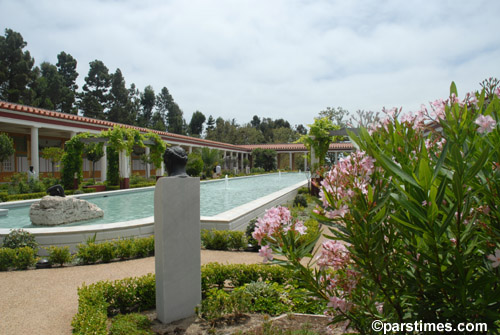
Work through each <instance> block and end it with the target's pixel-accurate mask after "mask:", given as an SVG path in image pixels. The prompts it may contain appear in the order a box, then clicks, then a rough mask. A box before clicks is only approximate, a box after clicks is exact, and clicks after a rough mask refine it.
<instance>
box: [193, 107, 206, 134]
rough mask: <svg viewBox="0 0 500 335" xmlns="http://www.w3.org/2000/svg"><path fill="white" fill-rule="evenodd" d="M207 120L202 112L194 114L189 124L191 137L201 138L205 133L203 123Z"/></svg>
mask: <svg viewBox="0 0 500 335" xmlns="http://www.w3.org/2000/svg"><path fill="white" fill-rule="evenodd" d="M205 120H206V117H205V115H203V113H202V112H200V111H196V112H194V113H193V116H191V121H190V122H189V135H191V136H197V137H200V136H201V133H202V132H203V123H205Z"/></svg>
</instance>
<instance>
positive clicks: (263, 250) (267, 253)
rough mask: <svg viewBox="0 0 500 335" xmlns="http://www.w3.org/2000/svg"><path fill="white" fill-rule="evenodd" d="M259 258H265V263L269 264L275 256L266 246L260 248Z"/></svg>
mask: <svg viewBox="0 0 500 335" xmlns="http://www.w3.org/2000/svg"><path fill="white" fill-rule="evenodd" d="M259 256H260V257H263V258H264V263H267V262H268V261H272V260H273V258H274V256H273V250H272V249H271V248H270V247H269V246H267V245H265V246H263V247H261V248H260V250H259Z"/></svg>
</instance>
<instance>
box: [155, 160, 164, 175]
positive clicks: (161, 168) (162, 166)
mask: <svg viewBox="0 0 500 335" xmlns="http://www.w3.org/2000/svg"><path fill="white" fill-rule="evenodd" d="M164 174H165V163H163V162H161V166H160V167H159V168H158V169H156V178H157V179H158V178H159V177H163V175H164Z"/></svg>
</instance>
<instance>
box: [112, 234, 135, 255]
mask: <svg viewBox="0 0 500 335" xmlns="http://www.w3.org/2000/svg"><path fill="white" fill-rule="evenodd" d="M114 244H115V256H116V258H119V259H122V260H123V259H127V258H131V257H133V256H134V255H135V250H134V247H135V241H134V239H130V238H128V239H124V240H118V241H115V242H114Z"/></svg>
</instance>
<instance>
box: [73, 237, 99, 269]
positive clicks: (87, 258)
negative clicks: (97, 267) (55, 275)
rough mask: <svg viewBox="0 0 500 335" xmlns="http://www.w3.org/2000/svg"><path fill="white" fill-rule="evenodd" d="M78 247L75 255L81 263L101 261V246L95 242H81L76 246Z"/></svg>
mask: <svg viewBox="0 0 500 335" xmlns="http://www.w3.org/2000/svg"><path fill="white" fill-rule="evenodd" d="M76 249H77V251H76V255H75V257H76V258H77V259H78V262H79V263H80V264H94V263H96V262H97V261H99V259H100V257H101V255H100V250H99V249H100V248H99V246H98V245H97V244H96V243H94V242H89V243H86V244H81V243H80V244H78V245H77V246H76Z"/></svg>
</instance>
